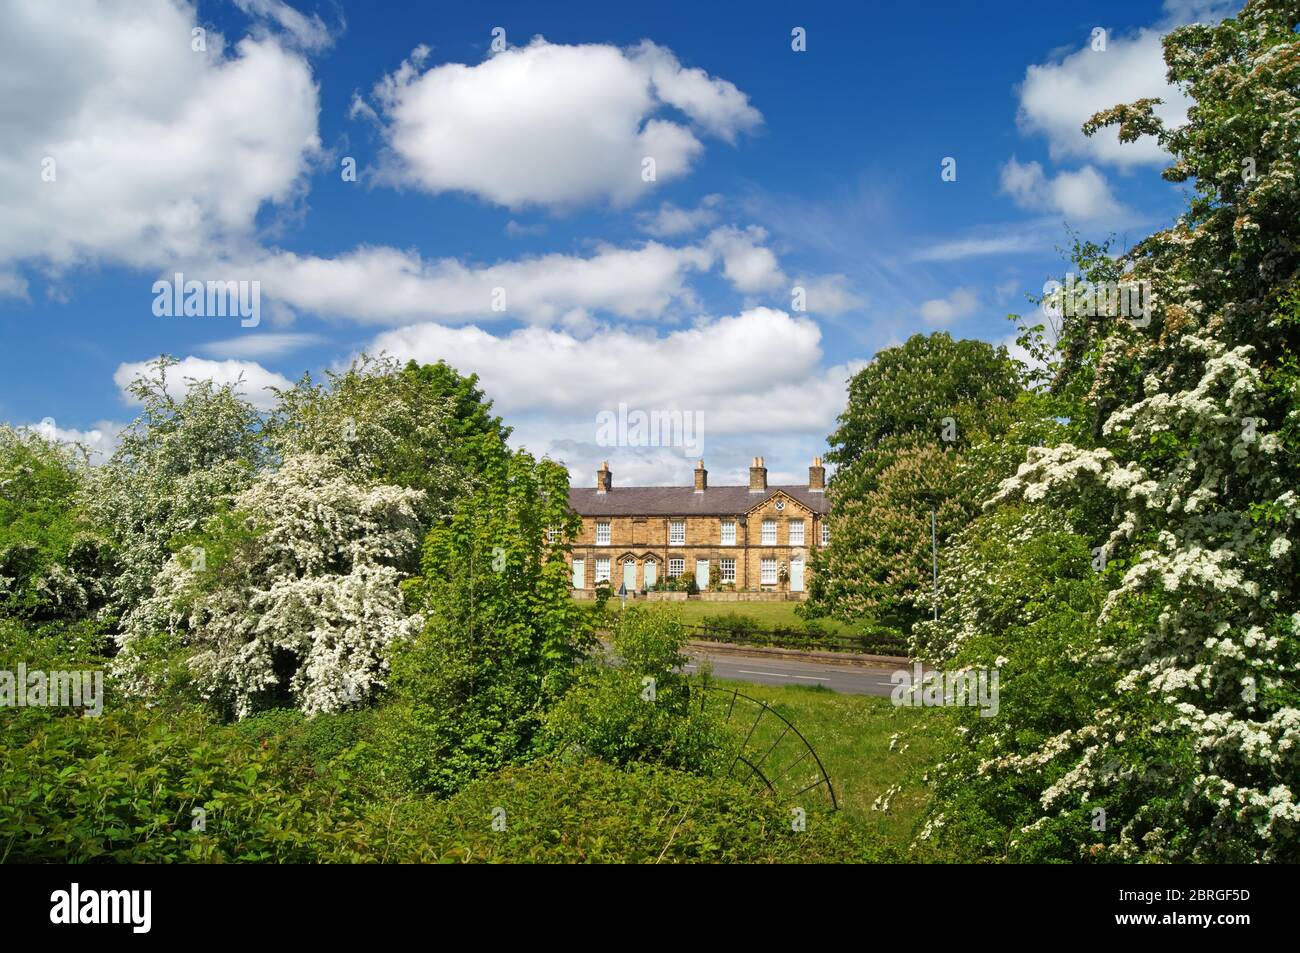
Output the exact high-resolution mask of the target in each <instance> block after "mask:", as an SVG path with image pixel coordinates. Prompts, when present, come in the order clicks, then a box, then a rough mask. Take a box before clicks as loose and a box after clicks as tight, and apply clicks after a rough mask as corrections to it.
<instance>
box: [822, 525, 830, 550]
mask: <svg viewBox="0 0 1300 953" xmlns="http://www.w3.org/2000/svg"><path fill="white" fill-rule="evenodd" d="M830 544H831V527H830V524H828V523H827V522H826V521H825V520H822V545H823V546H829V545H830Z"/></svg>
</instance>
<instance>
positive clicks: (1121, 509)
mask: <svg viewBox="0 0 1300 953" xmlns="http://www.w3.org/2000/svg"><path fill="white" fill-rule="evenodd" d="M1293 26H1294V15H1293V8H1292V6H1291V5H1289V4H1284V3H1276V2H1268V0H1252V2H1248V3H1247V4H1246V5H1245V7H1244V9H1243V10H1242V11H1241V13H1240V14H1239V15H1238V16H1237V17H1236V18H1235V19H1229V20H1224V21H1223V22H1222V23H1219V24H1217V25H1215V26H1204V25H1199V24H1197V25H1192V26H1188V27H1184V28H1181V29H1178V30H1175V31H1174V32H1173V33H1171V34H1170V35H1169V36H1168V37H1166V39H1165V58H1166V62H1167V63H1168V65H1169V75H1170V78H1171V80H1172V81H1174V82H1176V83H1178V84H1180V85H1181V86H1182V87H1183V88H1184V89H1185V90H1186V92H1187V93H1188V94H1189V95H1190V96H1191V97H1192V98H1193V99H1195V100H1196V106H1195V107H1194V108H1193V109H1192V110H1191V112H1190V114H1189V116H1190V118H1189V121H1188V122H1187V124H1186V125H1183V126H1180V127H1178V128H1177V129H1173V130H1168V129H1165V128H1164V127H1163V126H1162V125H1161V124H1160V122H1159V121H1158V120H1157V119H1156V118H1155V116H1154V113H1153V111H1152V107H1153V103H1152V101H1149V100H1148V101H1141V102H1139V103H1136V104H1133V105H1130V106H1120V107H1116V108H1115V109H1112V110H1108V111H1106V112H1104V113H1101V114H1099V115H1098V116H1096V117H1094V119H1093V120H1092V121H1090V123H1089V124H1088V125H1087V126H1086V127H1085V131H1088V132H1094V131H1096V130H1097V129H1099V128H1101V127H1103V126H1105V125H1110V124H1115V125H1118V127H1119V133H1120V138H1121V140H1123V141H1131V140H1132V139H1134V138H1136V137H1137V136H1139V135H1143V134H1151V135H1155V136H1157V137H1158V138H1159V140H1160V142H1161V144H1162V145H1163V146H1164V148H1165V149H1167V150H1168V151H1169V152H1170V153H1171V155H1172V156H1173V159H1174V162H1173V165H1172V166H1171V167H1170V168H1169V169H1168V170H1167V171H1166V173H1165V176H1166V178H1169V179H1171V180H1173V181H1187V180H1192V179H1194V180H1195V195H1194V197H1193V199H1192V201H1191V204H1190V207H1189V209H1188V210H1187V212H1186V213H1185V214H1184V215H1183V216H1182V217H1181V218H1180V219H1179V221H1178V222H1177V223H1176V224H1175V225H1174V226H1173V227H1171V228H1169V229H1167V230H1164V231H1161V232H1158V233H1156V234H1155V235H1152V236H1151V237H1149V238H1148V239H1146V240H1145V241H1143V242H1141V243H1140V244H1139V245H1137V246H1136V247H1135V248H1134V249H1133V250H1132V251H1131V252H1129V253H1128V255H1127V256H1125V259H1124V260H1123V262H1122V265H1123V267H1124V268H1125V269H1126V270H1127V271H1128V274H1129V275H1130V277H1131V279H1132V280H1142V281H1149V282H1150V283H1151V286H1152V288H1153V289H1154V292H1155V297H1154V300H1155V309H1154V316H1153V320H1152V321H1151V322H1150V324H1149V326H1147V327H1140V326H1137V325H1135V324H1132V323H1130V322H1126V321H1123V320H1109V321H1083V320H1076V321H1074V322H1073V323H1071V322H1069V321H1068V320H1067V323H1066V328H1065V330H1066V333H1065V335H1064V339H1065V340H1066V341H1067V342H1069V353H1068V355H1067V357H1068V360H1064V361H1062V362H1061V365H1060V370H1059V373H1058V377H1057V381H1056V384H1057V386H1058V388H1059V389H1061V390H1068V389H1069V388H1070V387H1071V386H1075V385H1077V382H1078V381H1079V380H1083V381H1085V382H1086V384H1087V387H1086V392H1084V393H1083V395H1082V401H1083V404H1082V406H1080V407H1079V408H1078V409H1077V415H1078V416H1079V417H1080V418H1082V417H1085V416H1092V417H1093V419H1094V421H1095V422H1096V426H1094V427H1093V428H1092V430H1091V432H1090V433H1091V435H1092V436H1094V437H1095V445H1088V444H1087V442H1084V443H1083V444H1081V443H1079V442H1073V441H1068V442H1062V443H1059V444H1058V445H1055V446H1049V447H1044V448H1041V449H1035V450H1033V451H1031V452H1030V453H1029V454H1028V456H1027V458H1026V460H1025V462H1024V463H1023V465H1022V466H1021V467H1020V468H1019V470H1018V471H1017V472H1016V474H1015V475H1014V476H1012V477H1010V478H1009V479H1008V480H1006V481H1005V482H1004V483H1003V484H1002V486H1001V487H1000V489H999V491H998V493H997V494H996V495H995V496H994V498H993V500H992V501H990V502H991V505H993V506H995V507H996V506H1004V505H1010V504H1015V505H1016V506H1019V505H1020V504H1021V503H1025V504H1031V506H1030V508H1029V509H1028V510H1026V511H1025V512H1027V513H1029V512H1036V511H1037V510H1036V508H1035V507H1034V506H1033V504H1043V505H1046V506H1049V507H1053V508H1055V509H1056V510H1057V511H1058V512H1060V513H1063V514H1068V515H1069V517H1070V519H1071V521H1072V526H1071V528H1072V530H1073V531H1074V532H1076V533H1077V534H1079V538H1080V540H1082V541H1084V542H1085V543H1086V544H1090V545H1092V546H1097V545H1098V542H1097V541H1099V542H1101V543H1103V544H1104V549H1102V550H1101V551H1102V553H1104V554H1105V556H1106V558H1107V559H1108V560H1110V562H1108V568H1107V572H1106V576H1105V584H1106V587H1107V592H1106V594H1105V598H1104V600H1102V602H1101V604H1100V605H1099V606H1098V607H1097V611H1096V613H1095V615H1093V617H1092V618H1091V619H1090V622H1089V625H1088V627H1087V629H1086V630H1084V629H1081V628H1078V620H1077V619H1075V620H1072V621H1071V622H1070V626H1071V627H1072V628H1074V629H1075V630H1076V634H1075V636H1074V637H1072V638H1070V639H1067V640H1064V641H1063V642H1062V645H1061V648H1062V662H1063V663H1065V664H1067V665H1075V664H1077V665H1080V666H1082V667H1081V668H1078V669H1077V671H1076V674H1074V675H1072V676H1071V681H1072V682H1073V683H1074V684H1075V685H1076V686H1077V691H1076V692H1075V693H1074V694H1075V697H1077V699H1082V700H1083V703H1084V704H1083V707H1082V710H1080V709H1079V708H1078V707H1075V708H1073V709H1070V712H1071V717H1070V718H1068V719H1062V718H1060V717H1059V716H1057V715H1056V714H1054V713H1051V712H1049V711H1046V710H1043V709H1042V708H1041V705H1039V703H1038V702H1036V701H1035V700H1034V699H1033V698H1032V697H1030V695H1029V693H1026V694H1025V696H1024V698H1023V699H1022V700H1021V701H1020V702H1019V703H1018V704H1019V705H1021V706H1024V707H1022V708H1021V709H1020V710H1019V711H1018V712H1017V711H1016V705H1015V704H1012V705H1008V704H1007V702H1006V700H1004V704H1003V711H1004V712H1006V713H1008V715H1009V717H1011V718H1020V719H1024V720H1027V722H1028V723H1029V725H1030V726H1032V730H1020V731H1015V730H1013V729H1014V728H1015V727H1016V726H1015V724H1014V723H1013V724H1012V725H1009V726H1007V728H1006V729H1002V730H997V731H994V730H990V731H989V733H988V734H989V738H988V746H987V747H986V748H985V749H983V751H982V754H983V755H984V756H983V758H982V759H981V761H980V762H979V764H978V765H977V766H974V771H975V776H976V777H977V778H979V779H989V780H987V781H985V780H980V781H977V782H976V783H973V784H972V785H970V786H969V787H967V788H965V789H963V788H961V787H960V786H957V787H950V788H947V789H945V788H944V787H943V786H942V785H941V787H940V790H941V792H943V797H941V804H940V808H939V811H938V813H937V814H936V816H935V817H934V818H933V819H932V825H931V832H933V831H934V830H935V828H941V827H942V826H943V825H944V824H949V823H960V819H961V818H970V817H973V816H976V815H977V814H979V813H980V812H982V813H983V815H984V816H985V817H991V816H994V815H997V813H998V811H997V806H996V803H995V801H996V797H995V796H1001V792H1000V790H999V787H998V786H999V785H1001V786H1003V788H1005V787H1006V786H1014V787H1017V789H1018V791H1019V796H1020V797H1021V801H1020V802H1019V803H1021V804H1022V806H1023V804H1024V798H1025V797H1026V796H1030V795H1032V798H1033V801H1034V804H1033V810H1032V811H1030V810H1024V811H1017V812H1015V818H1014V820H1013V819H1012V818H1011V817H1008V816H1001V817H999V822H1001V823H1004V824H1009V825H1010V826H1008V827H1007V828H1006V840H1007V843H1008V845H1009V846H1008V848H1007V850H1008V852H1010V851H1011V847H1010V845H1016V846H1018V847H1019V848H1021V849H1029V848H1027V846H1026V845H1033V846H1032V849H1033V850H1034V851H1036V852H1038V854H1039V856H1054V857H1073V858H1077V857H1080V856H1084V857H1090V858H1096V859H1120V860H1132V859H1154V860H1192V861H1246V860H1264V861H1295V860H1297V859H1300V803H1297V791H1296V779H1297V778H1300V689H1298V688H1297V682H1296V672H1297V670H1300V631H1298V630H1300V581H1298V574H1297V565H1296V547H1295V544H1296V542H1297V535H1298V533H1297V519H1298V517H1300V499H1297V496H1296V490H1295V487H1296V486H1297V485H1300V400H1298V398H1300V363H1298V362H1297V356H1296V354H1295V341H1296V329H1297V327H1300V294H1298V293H1297V290H1296V278H1297V270H1298V269H1300V251H1298V249H1300V234H1297V232H1298V231H1300V214H1298V213H1300V185H1298V184H1297V176H1296V172H1297V168H1296V166H1297V157H1298V155H1300V94H1297V89H1300V38H1298V37H1297V36H1296V34H1295V33H1294V31H1293ZM1247 170H1249V171H1250V174H1246V172H1247ZM1077 389H1078V388H1077V386H1076V390H1077ZM1035 518H1037V517H1035ZM966 572H967V573H968V574H969V575H970V579H968V580H966V581H963V582H962V583H961V584H960V586H959V587H958V589H957V590H955V591H953V592H952V593H951V594H950V598H951V603H950V604H948V605H946V606H945V618H944V619H943V620H942V621H941V626H940V631H939V632H936V633H931V634H929V635H927V640H928V644H929V645H931V646H933V647H934V651H935V652H944V651H948V650H950V648H951V647H953V646H956V647H957V651H958V652H959V653H960V651H961V648H960V647H961V645H962V643H963V642H969V641H970V640H971V639H972V638H973V637H974V636H975V635H976V633H977V631H978V629H979V627H980V626H981V625H982V621H981V612H982V611H983V609H981V607H980V606H981V601H980V599H979V598H977V597H976V596H975V595H974V594H973V592H972V591H969V590H973V589H974V588H977V587H978V586H979V576H978V574H977V570H976V567H975V566H974V565H972V564H971V563H969V562H968V563H967V564H966ZM987 582H988V581H987V580H986V583H987ZM1002 584H1004V585H1011V586H1017V588H1016V592H1017V593H1018V594H1024V593H1025V589H1024V586H1023V584H1020V585H1017V579H1016V577H1015V575H1011V576H1007V577H1004V578H1003V579H1002ZM1074 660H1077V662H1076V661H1074ZM1011 664H1012V665H1015V664H1016V661H1015V659H1014V658H1013V659H1012V661H1011ZM1008 674H1014V673H1008ZM1098 678H1102V679H1103V680H1104V683H1103V686H1102V687H1103V688H1104V691H1102V692H1101V693H1100V694H1098V688H1099V686H1098V682H1097V679H1098ZM1004 679H1005V680H1004V682H1003V685H1004V691H1005V692H1007V693H1009V694H1010V693H1012V692H1013V689H1011V688H1010V687H1009V686H1010V683H1011V679H1010V678H1008V677H1005V676H1004ZM1048 684H1050V682H1049V683H1048ZM1064 696H1065V693H1063V692H1060V691H1056V692H1051V691H1049V692H1048V694H1047V699H1048V700H1050V701H1055V702H1056V703H1058V704H1060V703H1063V701H1064ZM1013 697H1014V696H1013ZM1034 708H1037V709H1038V710H1037V713H1035V711H1034V710H1033V709H1034ZM1021 727H1022V728H1023V727H1024V726H1021ZM1098 811H1100V812H1101V813H1098ZM1098 818H1100V819H1101V820H1102V824H1101V827H1100V828H1098V827H1097V826H1096V822H1097V819H1098Z"/></svg>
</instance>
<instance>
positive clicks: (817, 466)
mask: <svg viewBox="0 0 1300 953" xmlns="http://www.w3.org/2000/svg"><path fill="white" fill-rule="evenodd" d="M825 489H826V468H825V467H824V466H822V458H821V457H813V462H812V466H810V467H809V468H808V490H809V492H812V493H821V492H823V491H824V490H825Z"/></svg>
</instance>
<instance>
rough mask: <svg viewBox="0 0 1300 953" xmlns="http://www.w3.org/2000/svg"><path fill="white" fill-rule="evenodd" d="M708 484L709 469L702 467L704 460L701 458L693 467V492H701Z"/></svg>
mask: <svg viewBox="0 0 1300 953" xmlns="http://www.w3.org/2000/svg"><path fill="white" fill-rule="evenodd" d="M708 486H709V471H708V470H706V469H704V461H703V460H701V461H700V462H699V465H698V466H696V468H695V492H696V493H703V492H704V491H705V490H706V489H707V488H708Z"/></svg>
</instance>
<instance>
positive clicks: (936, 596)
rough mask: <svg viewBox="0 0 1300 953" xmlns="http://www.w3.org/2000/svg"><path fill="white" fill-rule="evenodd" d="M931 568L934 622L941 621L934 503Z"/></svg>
mask: <svg viewBox="0 0 1300 953" xmlns="http://www.w3.org/2000/svg"><path fill="white" fill-rule="evenodd" d="M930 566H931V572H932V578H933V580H934V590H933V591H934V621H935V622H938V621H939V534H938V532H937V530H936V529H935V519H934V501H933V500H931V501H930Z"/></svg>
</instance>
